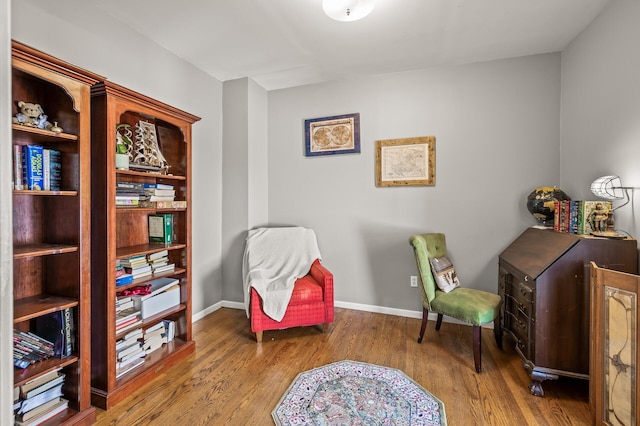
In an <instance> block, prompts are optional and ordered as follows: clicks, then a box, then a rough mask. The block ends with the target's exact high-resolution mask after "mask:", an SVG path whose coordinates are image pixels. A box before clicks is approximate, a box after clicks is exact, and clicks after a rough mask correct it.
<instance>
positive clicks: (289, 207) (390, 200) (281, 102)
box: [269, 53, 560, 311]
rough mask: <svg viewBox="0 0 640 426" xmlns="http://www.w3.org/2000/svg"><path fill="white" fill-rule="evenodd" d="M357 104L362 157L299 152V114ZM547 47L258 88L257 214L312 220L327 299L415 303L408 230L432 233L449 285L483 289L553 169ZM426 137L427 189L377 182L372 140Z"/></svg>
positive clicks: (399, 305) (553, 71)
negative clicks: (264, 193)
mask: <svg viewBox="0 0 640 426" xmlns="http://www.w3.org/2000/svg"><path fill="white" fill-rule="evenodd" d="M355 112H359V113H360V116H361V129H360V130H361V153H360V154H345V155H332V156H320V157H305V156H304V131H303V126H304V119H307V118H317V117H324V116H330V115H337V114H345V113H355ZM559 115H560V55H559V54H557V53H556V54H546V55H538V56H530V57H524V58H516V59H509V60H502V61H493V62H487V63H480V64H475V65H468V66H459V67H449V68H439V69H429V70H421V71H415V72H406V73H396V74H387V75H381V76H376V77H371V78H366V79H360V80H354V81H343V82H337V83H326V84H318V85H312V86H305V87H299V88H292V89H283V90H278V91H271V92H269V221H270V222H271V223H297V224H300V225H303V226H308V227H311V228H313V229H315V231H316V233H317V235H318V240H319V244H320V249H321V252H322V254H323V257H324V263H325V265H326V266H328V268H329V269H330V270H332V271H333V272H334V274H335V280H336V292H335V299H336V301H339V302H345V303H347V305H348V306H351V305H349V304H355V305H368V307H367V308H370V307H371V306H377V307H387V308H394V309H405V310H413V311H419V310H420V307H421V304H420V300H419V293H418V292H417V290H416V289H414V288H410V286H409V276H410V275H416V267H415V261H414V258H413V253H412V250H411V248H410V246H409V243H408V238H409V237H410V236H411V235H412V234H414V233H419V232H444V233H446V235H447V243H448V245H449V247H450V249H451V255H452V257H453V261H454V264H455V265H456V267H457V270H458V273H459V276H460V278H461V280H462V284H463V285H465V286H470V287H475V288H480V289H483V290H487V291H492V292H495V291H496V290H497V272H498V271H497V269H498V267H497V256H498V254H499V253H500V252H501V250H502V249H503V248H504V247H505V246H506V245H507V244H508V243H509V242H510V241H511V240H512V239H513V238H515V237H516V236H517V235H519V233H520V232H522V231H523V230H524V228H526V227H527V226H529V225H533V224H535V221H534V219H533V218H532V217H531V216H530V215H529V213H528V211H527V210H526V207H525V198H526V196H527V195H528V194H529V192H531V190H533V189H534V188H535V187H537V186H540V185H555V184H557V183H558V179H559V156H558V147H559V134H560V129H559V121H558V117H559ZM429 135H434V136H435V137H436V185H435V186H433V187H410V188H409V187H408V188H404V187H403V188H398V187H391V188H377V187H375V183H374V171H375V149H374V147H375V141H376V140H380V139H394V138H405V137H413V136H429Z"/></svg>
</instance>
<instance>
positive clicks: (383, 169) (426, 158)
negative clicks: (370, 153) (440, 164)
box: [376, 136, 436, 186]
mask: <svg viewBox="0 0 640 426" xmlns="http://www.w3.org/2000/svg"><path fill="white" fill-rule="evenodd" d="M435 153H436V137H435V136H420V137H415V138H404V139H388V140H380V141H376V186H433V185H435V184H436V154H435Z"/></svg>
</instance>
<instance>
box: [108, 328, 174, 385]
mask: <svg viewBox="0 0 640 426" xmlns="http://www.w3.org/2000/svg"><path fill="white" fill-rule="evenodd" d="M175 327H176V323H175V321H171V320H162V321H161V322H158V323H156V324H155V325H153V326H151V327H149V328H147V329H146V330H143V329H142V328H136V329H135V330H133V331H131V332H130V333H128V334H126V335H125V336H124V337H123V338H121V339H119V340H118V341H117V342H116V378H120V377H121V376H123V375H124V374H126V373H128V372H129V371H131V370H133V369H134V368H136V367H138V366H140V365H142V364H143V363H144V357H146V356H147V355H149V354H151V353H153V352H155V351H157V350H158V349H160V348H161V347H162V345H164V344H165V343H168V342H171V341H172V340H173V339H174V337H175Z"/></svg>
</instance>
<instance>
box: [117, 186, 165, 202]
mask: <svg viewBox="0 0 640 426" xmlns="http://www.w3.org/2000/svg"><path fill="white" fill-rule="evenodd" d="M175 196H176V191H175V189H174V187H173V185H168V184H164V183H141V182H116V206H120V207H139V206H140V205H141V203H143V202H151V203H157V202H171V203H172V202H173V201H175ZM145 206H146V204H145Z"/></svg>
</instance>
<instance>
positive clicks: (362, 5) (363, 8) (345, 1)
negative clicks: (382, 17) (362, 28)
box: [322, 0, 375, 21]
mask: <svg viewBox="0 0 640 426" xmlns="http://www.w3.org/2000/svg"><path fill="white" fill-rule="evenodd" d="M374 5H375V0H322V9H323V10H324V13H326V14H327V16H328V17H329V18H331V19H335V20H336V21H357V20H358V19H362V18H364V17H365V16H367V15H368V14H369V13H371V11H372V10H373V6H374Z"/></svg>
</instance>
